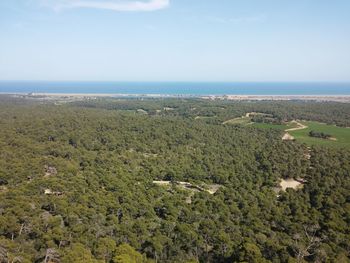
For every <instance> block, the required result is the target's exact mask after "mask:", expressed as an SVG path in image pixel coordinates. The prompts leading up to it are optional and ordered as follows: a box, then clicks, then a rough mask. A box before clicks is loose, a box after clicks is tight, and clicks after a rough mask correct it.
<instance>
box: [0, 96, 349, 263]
mask: <svg viewBox="0 0 350 263" xmlns="http://www.w3.org/2000/svg"><path fill="white" fill-rule="evenodd" d="M250 112H260V113H263V114H265V115H266V116H267V118H260V117H259V116H256V117H254V118H255V119H256V121H257V122H267V123H271V122H273V123H275V122H276V123H280V122H284V121H291V120H294V119H299V120H306V121H317V122H322V123H327V124H332V125H336V126H340V127H350V104H347V103H335V102H322V103H321V102H315V101H314V102H306V101H283V102H280V101H260V102H256V101H242V102H230V101H208V100H202V99H194V98H193V99H161V98H159V99H119V98H98V99H94V100H82V101H77V102H69V103H54V102H52V101H49V102H47V101H45V100H42V99H40V100H39V99H38V100H35V99H22V98H14V97H10V96H5V95H1V96H0V262H1V263H8V262H13V263H15V262H17V263H19V262H21V263H29V262H38V263H39V262H51V263H61V262H62V263H69V262H78V263H79V262H81V263H83V262H84V263H85V262H86V263H90V262H101V263H102V262H106V263H134V262H135V263H139V262H140V263H141V262H149V263H151V262H154V263H155V262H166V263H167V262H169V263H172V262H174V263H175V262H178V263H180V262H185V263H186V262H187V263H190V262H191V263H194V262H219V263H220V262H222V263H226V262H257V263H267V262H274V263H278V262H286V263H293V262H340V263H342V262H350V149H349V148H347V147H343V148H342V147H339V148H332V147H326V146H317V145H316V146H309V145H306V144H303V143H300V142H298V141H294V140H290V141H283V140H282V139H281V138H282V136H283V131H281V130H278V129H261V128H258V127H254V126H249V125H247V126H242V125H223V122H224V121H226V120H229V119H233V118H237V117H241V116H244V115H245V114H247V113H250ZM199 117H200V118H199ZM314 132H315V134H317V132H318V131H317V130H316V131H314ZM349 132H350V129H349ZM282 179H295V180H297V181H299V182H302V184H303V185H302V187H300V188H298V189H293V188H288V189H286V190H285V191H283V190H282V189H281V188H280V185H279V183H280V181H281V180H282ZM155 182H158V183H155ZM181 182H184V183H182V184H181ZM185 183H186V185H187V186H191V187H182V185H184V184H185ZM211 186H216V189H215V191H213V192H211V191H210V187H211Z"/></svg>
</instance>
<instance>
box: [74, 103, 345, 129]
mask: <svg viewBox="0 0 350 263" xmlns="http://www.w3.org/2000/svg"><path fill="white" fill-rule="evenodd" d="M74 104H75V105H77V106H81V107H92V108H103V109H110V110H137V109H143V110H145V111H147V112H148V113H149V114H150V115H159V114H163V115H167V116H169V115H170V116H183V117H187V118H188V117H193V118H195V117H196V116H203V117H215V119H212V120H207V121H209V122H217V123H219V122H222V121H225V120H227V119H232V118H235V117H240V116H243V115H245V114H246V113H249V112H260V113H265V114H267V115H271V116H270V117H271V119H270V123H271V122H273V123H276V122H277V123H281V122H283V121H291V120H294V119H299V120H309V121H319V122H323V123H327V124H335V125H338V126H342V127H350V104H349V103H337V102H312V101H309V102H306V101H237V102H236V101H235V102H232V101H207V100H201V99H159V100H156V99H132V100H127V99H107V100H106V99H98V100H94V101H80V102H75V103H74ZM167 108H168V109H171V110H164V109H167ZM255 117H256V118H257V119H258V120H260V121H263V120H262V119H261V116H255ZM265 120H266V118H265Z"/></svg>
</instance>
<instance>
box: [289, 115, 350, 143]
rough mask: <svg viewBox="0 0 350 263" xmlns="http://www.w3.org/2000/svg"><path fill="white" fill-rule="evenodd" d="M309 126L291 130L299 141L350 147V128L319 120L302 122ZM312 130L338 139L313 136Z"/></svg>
mask: <svg viewBox="0 0 350 263" xmlns="http://www.w3.org/2000/svg"><path fill="white" fill-rule="evenodd" d="M302 123H303V124H304V125H306V126H308V128H307V129H303V130H299V131H292V132H289V133H290V134H291V135H292V136H294V138H295V139H296V140H297V141H300V142H304V143H306V144H309V145H324V146H331V147H338V148H341V147H346V148H350V129H349V128H342V127H337V126H334V125H327V124H323V123H319V122H311V121H308V122H302ZM310 131H317V132H324V133H327V134H330V135H331V136H332V137H334V138H336V139H337V140H336V141H333V140H326V139H320V138H312V137H310V136H309V132H310Z"/></svg>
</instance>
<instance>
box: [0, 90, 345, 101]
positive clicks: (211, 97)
mask: <svg viewBox="0 0 350 263" xmlns="http://www.w3.org/2000/svg"><path fill="white" fill-rule="evenodd" d="M1 95H8V96H13V97H21V98H28V99H30V98H31V99H43V100H45V99H47V100H55V99H62V100H65V99H67V100H70V99H73V100H79V99H97V98H104V97H105V98H108V97H109V98H150V99H152V98H154V99H155V98H197V99H204V100H228V101H264V100H266V101H291V100H300V101H319V102H327V101H329V102H331V101H332V102H344V103H350V95H322V94H321V95H295V94H292V95H273V94H272V95H259V94H257V95H244V94H242V95H236V94H235V95H229V94H228V95H204V94H203V95H198V94H131V93H130V94H128V93H48V92H47V93H25V92H0V96H1Z"/></svg>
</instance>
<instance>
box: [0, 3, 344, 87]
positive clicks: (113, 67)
mask: <svg viewBox="0 0 350 263" xmlns="http://www.w3.org/2000/svg"><path fill="white" fill-rule="evenodd" d="M349 14H350V1H349V0H139V1H134V0H1V1H0V80H87V81H88V80H96V81H109V80H113V81H343V82H344V81H350V15H349Z"/></svg>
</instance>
